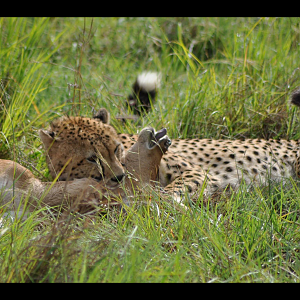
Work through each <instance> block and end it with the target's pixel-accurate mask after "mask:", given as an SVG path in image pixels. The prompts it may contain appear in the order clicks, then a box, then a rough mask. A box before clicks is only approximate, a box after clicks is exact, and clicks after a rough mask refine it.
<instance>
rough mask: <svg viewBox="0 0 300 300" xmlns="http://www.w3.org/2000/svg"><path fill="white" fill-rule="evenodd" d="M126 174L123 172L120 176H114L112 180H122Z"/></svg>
mask: <svg viewBox="0 0 300 300" xmlns="http://www.w3.org/2000/svg"><path fill="white" fill-rule="evenodd" d="M124 176H125V174H124V173H123V174H121V175H118V176H115V177H112V178H111V180H112V181H114V182H121V181H122V179H123V178H124Z"/></svg>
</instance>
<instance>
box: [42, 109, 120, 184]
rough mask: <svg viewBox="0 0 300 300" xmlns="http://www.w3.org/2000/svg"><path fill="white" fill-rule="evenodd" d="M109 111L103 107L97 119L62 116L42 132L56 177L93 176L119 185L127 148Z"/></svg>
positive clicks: (64, 178)
mask: <svg viewBox="0 0 300 300" xmlns="http://www.w3.org/2000/svg"><path fill="white" fill-rule="evenodd" d="M109 120H110V117H109V113H108V111H107V110H106V109H100V110H99V112H98V113H97V114H96V115H95V116H94V118H85V117H61V118H59V119H57V120H55V121H54V122H52V123H51V124H50V126H49V128H48V130H43V129H41V130H40V131H39V135H40V138H41V140H42V142H43V144H44V147H45V149H46V157H47V158H46V159H47V164H48V167H49V170H50V174H51V176H52V177H53V178H55V177H57V176H58V178H59V180H73V179H80V178H88V177H91V178H94V179H95V180H97V181H102V182H104V183H105V184H107V185H108V186H116V185H118V183H119V182H120V181H121V180H122V179H123V177H124V168H123V166H122V165H121V157H122V156H123V155H124V148H123V145H122V144H121V142H120V141H119V138H118V135H117V133H116V131H115V129H114V128H113V127H112V126H111V125H109Z"/></svg>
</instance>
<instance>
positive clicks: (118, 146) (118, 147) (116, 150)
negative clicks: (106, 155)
mask: <svg viewBox="0 0 300 300" xmlns="http://www.w3.org/2000/svg"><path fill="white" fill-rule="evenodd" d="M120 145H121V144H119V145H117V147H116V149H115V154H117V152H118V150H119V149H120Z"/></svg>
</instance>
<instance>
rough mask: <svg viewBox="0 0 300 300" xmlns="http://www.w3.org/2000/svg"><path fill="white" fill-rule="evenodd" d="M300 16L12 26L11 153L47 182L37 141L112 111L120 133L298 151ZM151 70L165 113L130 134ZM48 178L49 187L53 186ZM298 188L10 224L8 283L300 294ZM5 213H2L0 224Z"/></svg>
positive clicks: (6, 75)
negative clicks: (175, 285) (262, 141)
mask: <svg viewBox="0 0 300 300" xmlns="http://www.w3.org/2000/svg"><path fill="white" fill-rule="evenodd" d="M299 26H300V22H299V18H93V19H92V18H1V19H0V30H1V35H0V76H1V79H2V85H1V86H0V97H1V103H0V104H1V109H2V111H1V112H0V124H1V128H0V133H1V137H0V139H1V145H0V147H1V148H0V153H1V157H2V158H10V159H15V160H17V161H18V162H20V163H22V164H23V165H25V166H26V167H29V168H30V169H31V170H32V171H33V172H34V174H35V175H36V176H38V177H39V178H41V179H44V180H46V179H48V180H49V176H48V171H47V168H46V164H45V159H44V154H43V150H42V148H41V143H40V141H39V139H38V135H37V129H39V128H41V127H44V126H47V124H48V123H49V122H50V121H51V120H52V119H53V118H56V117H58V116H61V115H63V114H69V115H77V114H78V115H79V114H80V115H85V116H92V114H93V113H94V112H95V111H97V110H98V109H99V108H100V107H106V108H107V109H109V111H110V112H111V114H112V124H113V125H114V126H115V127H116V129H117V130H118V131H122V132H128V133H136V132H138V131H139V130H140V129H141V128H143V127H145V126H147V125H151V126H153V127H155V128H157V129H160V128H162V127H166V128H167V129H168V134H169V136H170V137H171V138H177V137H180V138H194V137H197V138H206V137H210V138H232V139H235V138H256V137H260V138H286V139H299V137H300V134H299V129H300V123H299V112H298V111H297V110H295V109H294V108H292V107H290V105H289V103H288V99H289V97H290V93H291V91H292V90H293V89H295V88H296V87H297V86H299V84H300V78H299V74H300V73H299V63H298V58H299V54H300V49H299V43H300V36H299V32H300V31H299V30H300V28H299ZM143 70H151V71H159V72H161V73H162V87H161V89H160V90H159V95H158V100H157V102H156V103H154V106H153V111H152V112H150V113H149V114H148V115H147V116H145V117H143V118H141V119H140V120H138V121H136V122H135V121H133V120H127V122H126V123H125V124H123V123H122V122H120V121H119V120H118V119H116V118H115V117H114V116H116V115H117V114H127V113H128V109H127V107H126V102H125V101H124V100H125V99H126V96H127V95H128V94H129V93H130V89H131V85H132V83H133V82H134V80H135V77H136V76H137V74H138V73H139V72H141V71H143ZM44 177H45V178H44ZM299 200H300V199H299V190H298V185H297V183H296V182H291V184H290V185H288V186H284V187H282V186H281V185H280V184H278V185H275V186H274V185H273V186H270V187H267V188H265V189H261V188H257V189H254V190H249V189H248V187H247V186H242V187H241V188H240V189H239V190H238V191H237V192H236V193H234V194H232V195H231V196H228V197H224V198H223V199H221V201H219V202H218V203H214V201H213V199H210V201H209V202H210V203H209V204H208V205H204V204H203V199H202V197H200V198H199V199H198V204H199V205H195V204H192V203H190V204H189V201H188V197H187V204H188V205H190V209H189V210H188V211H187V212H180V211H178V210H176V208H175V207H174V205H173V204H172V202H169V203H166V202H164V201H162V200H161V199H159V197H158V196H157V195H155V194H154V193H153V195H151V197H149V201H148V203H144V204H142V205H139V204H138V199H137V204H136V205H134V206H133V207H130V208H128V209H127V211H126V213H125V212H119V211H112V212H109V213H108V214H107V215H103V216H99V217H96V218H94V219H93V220H90V221H88V219H87V218H81V217H80V216H73V215H70V217H69V218H67V219H65V220H63V221H64V222H61V221H59V220H56V219H51V218H50V217H49V216H47V213H45V212H43V211H42V212H40V211H38V212H36V213H34V214H33V215H32V216H31V217H30V218H29V219H28V220H26V221H21V220H14V221H12V220H9V219H5V220H4V221H3V222H2V225H0V226H1V227H0V281H1V282H299V281H300V280H299V277H300V262H299V261H300V260H299V259H300V256H299V241H300V235H299ZM1 215H3V212H2V211H1V212H0V217H1Z"/></svg>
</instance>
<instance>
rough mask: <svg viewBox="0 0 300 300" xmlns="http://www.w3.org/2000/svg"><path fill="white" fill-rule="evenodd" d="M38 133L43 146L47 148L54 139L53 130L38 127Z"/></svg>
mask: <svg viewBox="0 0 300 300" xmlns="http://www.w3.org/2000/svg"><path fill="white" fill-rule="evenodd" d="M39 135H40V139H41V140H42V142H43V144H44V146H45V149H46V150H47V149H48V148H49V147H50V146H51V144H52V143H53V141H54V135H55V134H54V132H53V131H48V130H44V129H40V130H39Z"/></svg>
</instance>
